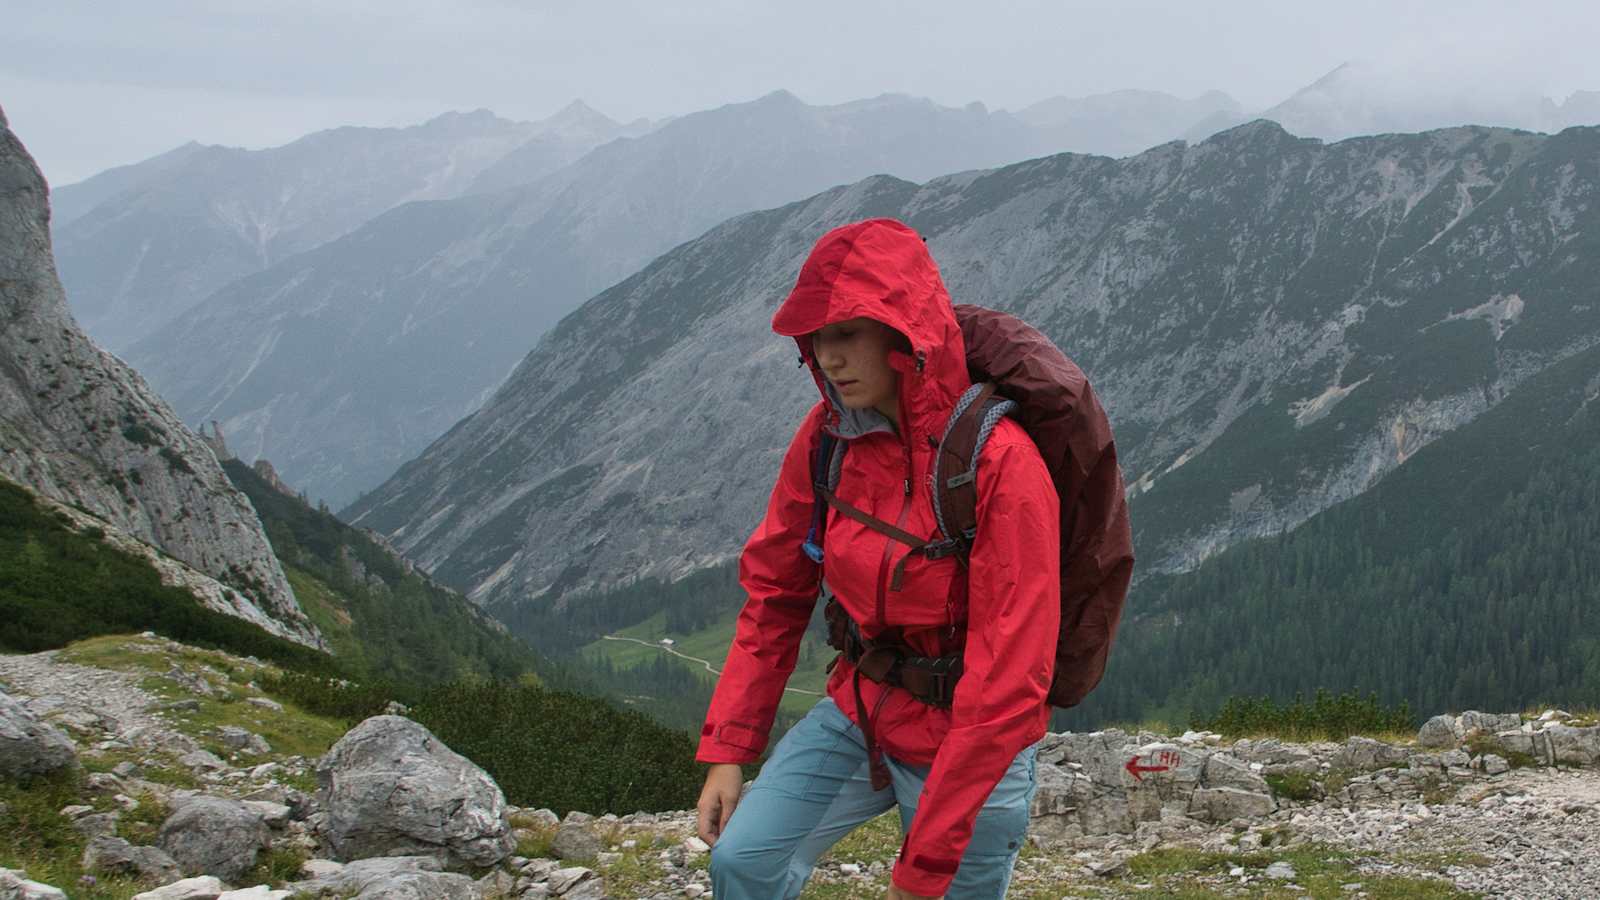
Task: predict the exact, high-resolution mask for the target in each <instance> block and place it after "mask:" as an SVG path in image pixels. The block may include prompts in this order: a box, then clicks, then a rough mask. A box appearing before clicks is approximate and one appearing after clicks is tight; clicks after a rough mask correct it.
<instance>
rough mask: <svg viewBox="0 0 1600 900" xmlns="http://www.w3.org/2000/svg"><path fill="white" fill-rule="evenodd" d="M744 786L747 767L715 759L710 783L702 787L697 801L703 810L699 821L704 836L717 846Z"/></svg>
mask: <svg viewBox="0 0 1600 900" xmlns="http://www.w3.org/2000/svg"><path fill="white" fill-rule="evenodd" d="M743 787H744V770H743V769H740V768H739V767H738V765H736V764H734V763H715V764H713V765H712V766H711V770H710V771H709V772H707V773H706V786H705V787H703V788H701V789H700V802H699V803H698V804H697V805H696V809H698V810H699V811H700V815H699V817H698V819H697V821H696V825H697V826H698V828H699V830H700V840H702V841H705V842H706V844H707V845H710V846H716V843H717V838H719V837H721V836H722V829H723V828H725V827H727V824H728V819H730V818H732V816H733V808H734V807H735V806H738V805H739V791H740V789H741V788H743Z"/></svg>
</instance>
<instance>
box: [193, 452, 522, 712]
mask: <svg viewBox="0 0 1600 900" xmlns="http://www.w3.org/2000/svg"><path fill="white" fill-rule="evenodd" d="M223 469H224V470H225V471H226V472H227V473H228V477H229V478H230V479H231V480H232V481H233V483H234V484H235V485H236V486H237V487H238V488H239V489H240V490H242V491H244V492H245V494H246V495H248V496H249V497H250V502H251V503H253V504H254V505H255V508H256V511H257V513H258V514H259V515H260V516H261V521H262V524H263V525H265V526H266V530H267V535H268V537H269V538H270V539H271V541H272V546H273V549H274V551H275V552H276V553H277V554H278V557H279V559H280V560H281V561H282V563H283V566H284V570H285V572H286V573H287V574H288V576H289V583H290V584H291V585H292V586H293V587H294V589H295V595H296V596H297V597H298V598H299V599H300V603H301V606H302V607H303V608H304V609H305V611H306V614H307V615H308V616H309V617H310V618H311V620H312V621H313V622H315V623H316V625H317V627H318V628H320V629H322V632H323V634H324V635H325V636H326V637H327V639H328V642H329V644H330V645H331V646H332V648H333V650H334V653H335V655H336V656H338V658H339V659H340V661H341V662H342V663H343V664H344V665H345V666H346V667H347V668H349V669H350V671H352V672H356V673H361V674H363V675H367V676H369V677H376V678H381V679H385V680H389V681H393V682H396V683H399V684H404V685H410V686H420V685H430V684H437V683H440V682H443V681H449V680H451V679H453V678H457V677H461V676H465V675H479V676H487V677H496V678H518V677H522V676H524V675H527V674H529V673H532V672H534V671H535V670H536V669H537V668H538V667H539V665H540V661H539V659H538V657H537V656H536V654H535V653H534V652H533V650H532V649H530V648H529V647H528V646H527V645H525V644H523V643H522V642H521V641H519V640H517V639H516V638H514V637H512V636H511V635H509V634H507V633H506V632H505V630H504V629H503V628H501V627H500V626H499V624H498V623H496V622H494V620H492V619H490V618H489V617H488V616H486V615H484V614H483V613H482V612H480V611H479V610H478V609H477V608H476V607H475V606H473V605H472V604H471V603H470V602H469V601H467V600H466V598H464V597H462V596H461V595H460V594H458V593H456V592H455V591H452V590H450V589H448V588H446V587H443V586H441V585H439V584H437V583H436V582H434V581H432V580H431V579H428V578H426V577H424V576H423V575H421V574H420V573H417V572H412V571H408V570H407V568H406V566H405V565H404V564H403V563H402V562H401V561H400V560H399V559H397V558H395V557H394V556H393V555H392V554H390V553H389V552H388V551H387V550H385V549H384V548H383V547H381V546H379V545H378V544H377V542H375V541H373V540H372V538H370V537H369V536H368V535H367V534H366V533H365V532H362V531H360V530H359V529H356V528H352V527H350V526H348V525H346V524H344V523H343V522H340V521H339V520H338V519H337V518H335V517H334V516H332V515H331V514H329V513H327V512H324V511H321V510H316V509H313V508H311V507H310V506H309V505H307V504H306V503H305V501H303V500H301V499H300V498H298V497H293V496H290V495H287V494H284V493H282V492H280V491H278V490H276V489H274V488H273V487H272V486H271V485H269V484H267V482H266V481H264V480H263V479H262V478H261V477H260V476H259V475H257V474H256V473H255V472H254V471H253V470H252V469H251V468H250V467H249V466H246V465H244V464H243V463H240V462H239V461H237V460H230V461H228V462H227V463H224V465H223Z"/></svg>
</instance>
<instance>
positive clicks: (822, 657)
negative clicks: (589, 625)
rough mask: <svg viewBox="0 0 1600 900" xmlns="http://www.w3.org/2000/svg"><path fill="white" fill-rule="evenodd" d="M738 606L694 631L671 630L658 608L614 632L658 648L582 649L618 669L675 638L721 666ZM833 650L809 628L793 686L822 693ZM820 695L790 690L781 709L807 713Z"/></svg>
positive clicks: (709, 680) (615, 644)
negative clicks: (654, 612)
mask: <svg viewBox="0 0 1600 900" xmlns="http://www.w3.org/2000/svg"><path fill="white" fill-rule="evenodd" d="M738 617H739V614H738V611H737V610H735V611H734V612H731V613H729V614H728V615H726V616H725V617H723V618H721V619H719V620H717V621H716V622H713V623H712V624H710V625H708V626H707V627H706V628H704V629H702V630H699V631H694V632H687V633H681V632H672V631H669V630H668V629H667V627H666V613H664V612H658V613H656V614H655V615H652V616H651V617H650V618H648V619H645V620H644V621H643V622H639V623H638V624H636V625H631V626H629V627H627V628H621V629H618V630H617V631H615V632H613V634H615V635H616V636H617V637H630V638H637V639H639V640H643V641H649V642H651V643H652V644H657V646H655V647H644V646H641V645H639V644H635V643H632V642H629V641H608V640H605V639H601V640H597V641H595V642H594V643H591V644H588V645H587V646H585V647H584V648H583V650H582V651H581V652H582V654H583V655H584V656H589V657H598V658H603V659H607V660H610V662H611V663H612V665H614V666H616V667H618V668H625V667H628V666H633V665H637V664H639V663H643V662H648V661H650V660H652V659H654V658H656V657H659V656H663V655H668V656H670V654H667V653H666V651H665V650H664V649H661V648H660V647H659V643H658V642H659V641H660V640H661V639H662V638H671V639H672V640H673V641H674V642H675V643H674V645H673V647H672V649H673V650H676V651H677V652H678V653H682V654H684V655H685V656H693V657H696V658H698V659H703V660H706V661H707V662H709V663H711V665H712V667H713V668H716V669H718V670H720V669H721V668H722V664H723V661H724V660H726V659H727V657H728V648H729V647H730V646H732V644H733V632H734V623H735V621H736V620H737V619H738ZM833 656H834V651H833V650H832V649H831V648H830V647H828V645H827V643H826V642H824V641H822V640H820V639H819V638H818V636H817V635H816V634H815V633H813V632H810V631H808V632H807V633H806V637H805V642H804V644H803V649H802V652H801V654H800V661H799V663H798V664H797V665H796V666H795V671H794V675H793V676H791V677H790V679H789V687H791V688H798V689H801V690H806V691H814V692H816V693H819V694H820V693H821V692H822V689H823V687H824V686H825V685H826V684H827V681H828V675H827V672H825V671H824V669H825V668H826V667H827V665H828V662H829V661H830V660H832V659H833ZM672 659H673V661H674V662H676V663H678V664H681V665H682V666H684V667H685V668H687V669H689V670H690V671H693V672H695V673H696V674H697V675H699V676H701V677H702V680H704V681H705V683H706V684H708V685H714V684H715V683H716V676H715V675H713V674H711V673H710V672H707V671H706V670H705V668H704V667H703V666H701V665H700V664H698V663H694V662H690V661H688V660H684V659H678V658H676V657H672ZM817 700H818V698H817V697H816V696H813V695H811V694H799V693H795V692H794V691H785V692H784V695H783V703H782V705H781V707H780V709H781V710H782V711H783V712H786V713H790V714H793V715H796V716H800V715H804V714H805V713H806V711H807V710H809V709H810V708H811V707H812V706H814V705H815V704H816V702H817Z"/></svg>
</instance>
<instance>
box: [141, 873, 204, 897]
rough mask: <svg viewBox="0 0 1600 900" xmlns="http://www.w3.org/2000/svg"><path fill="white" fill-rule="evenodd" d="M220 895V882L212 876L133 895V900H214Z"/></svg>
mask: <svg viewBox="0 0 1600 900" xmlns="http://www.w3.org/2000/svg"><path fill="white" fill-rule="evenodd" d="M221 895H222V881H221V880H219V879H218V878H217V877H216V876H214V875H201V876H200V877H198V878H185V879H183V880H182V881H174V882H173V883H171V884H169V885H167V886H165V887H158V888H156V889H155V890H153V891H145V892H144V893H142V894H134V895H133V900H216V898H217V897H219V896H221Z"/></svg>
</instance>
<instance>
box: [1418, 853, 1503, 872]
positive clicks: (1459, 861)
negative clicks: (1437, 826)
mask: <svg viewBox="0 0 1600 900" xmlns="http://www.w3.org/2000/svg"><path fill="white" fill-rule="evenodd" d="M1393 859H1394V861H1395V862H1402V863H1405V864H1406V865H1408V866H1415V867H1417V868H1419V869H1427V870H1429V871H1431V872H1438V873H1439V874H1441V875H1442V874H1444V873H1445V871H1446V870H1448V869H1451V868H1471V869H1487V868H1488V867H1490V866H1492V865H1494V860H1492V859H1490V858H1489V857H1487V856H1484V855H1483V854H1482V853H1473V852H1471V851H1467V850H1445V851H1425V852H1422V851H1419V852H1415V853H1397V854H1395V856H1394V857H1393Z"/></svg>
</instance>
